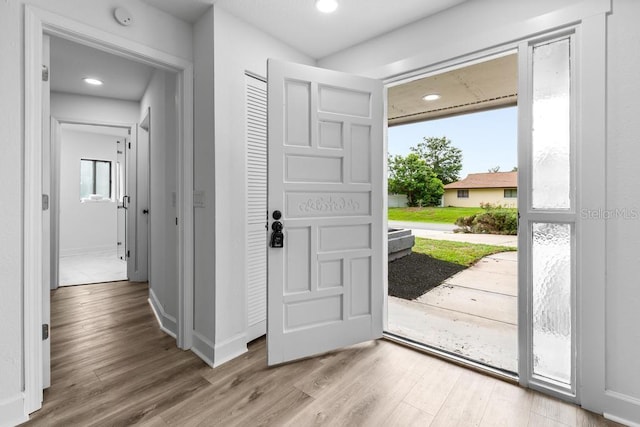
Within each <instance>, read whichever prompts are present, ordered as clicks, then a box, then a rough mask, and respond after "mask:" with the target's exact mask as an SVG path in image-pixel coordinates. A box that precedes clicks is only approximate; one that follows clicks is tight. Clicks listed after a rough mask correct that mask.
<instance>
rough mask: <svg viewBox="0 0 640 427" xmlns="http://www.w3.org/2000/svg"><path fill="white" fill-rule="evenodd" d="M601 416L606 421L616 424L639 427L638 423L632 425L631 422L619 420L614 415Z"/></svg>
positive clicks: (605, 414)
mask: <svg viewBox="0 0 640 427" xmlns="http://www.w3.org/2000/svg"><path fill="white" fill-rule="evenodd" d="M603 416H604V417H605V418H606V419H608V420H611V421H615V422H616V423H619V424H624V425H626V426H629V427H640V424H639V423H634V422H633V421H629V420H626V419H624V418H620V417H617V416H615V415H611V414H608V413H606V412H605V413H604V414H603Z"/></svg>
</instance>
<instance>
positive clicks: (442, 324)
mask: <svg viewBox="0 0 640 427" xmlns="http://www.w3.org/2000/svg"><path fill="white" fill-rule="evenodd" d="M413 232H414V235H416V236H417V237H426V238H431V239H440V240H455V241H467V242H470V243H487V244H494V245H502V246H517V236H494V235H473V234H455V233H453V232H451V231H442V230H424V229H413ZM517 284H518V262H517V252H501V253H498V254H494V255H490V256H487V257H485V258H483V259H481V260H480V261H478V262H477V263H476V264H475V265H474V266H472V267H470V268H468V269H466V270H463V271H461V272H460V273H458V274H456V275H454V276H452V277H450V278H449V279H447V280H446V281H445V282H443V284H441V285H440V286H437V287H435V288H434V289H432V290H431V291H429V292H427V293H426V294H424V295H422V296H421V297H419V298H417V299H415V300H412V301H408V300H404V299H400V298H396V297H391V296H390V297H389V299H388V301H389V303H388V310H389V311H388V327H387V329H388V330H389V331H390V332H393V333H395V334H398V335H401V336H404V337H408V338H411V339H413V340H415V341H418V342H422V343H425V344H429V345H432V346H435V347H438V348H442V349H445V350H447V351H450V352H453V353H456V354H460V355H462V356H465V357H468V358H471V359H474V360H477V361H480V362H483V363H486V364H488V365H491V366H494V367H497V368H501V369H505V370H508V371H512V372H516V371H517V363H518V361H517V360H518V359H517V358H518V335H517Z"/></svg>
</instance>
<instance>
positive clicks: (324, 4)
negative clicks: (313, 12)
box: [316, 0, 338, 13]
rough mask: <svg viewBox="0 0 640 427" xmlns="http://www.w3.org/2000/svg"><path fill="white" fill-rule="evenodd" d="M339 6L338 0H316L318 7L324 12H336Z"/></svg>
mask: <svg viewBox="0 0 640 427" xmlns="http://www.w3.org/2000/svg"><path fill="white" fill-rule="evenodd" d="M337 8H338V0H316V9H318V10H319V11H320V12H322V13H331V12H335V11H336V9H337Z"/></svg>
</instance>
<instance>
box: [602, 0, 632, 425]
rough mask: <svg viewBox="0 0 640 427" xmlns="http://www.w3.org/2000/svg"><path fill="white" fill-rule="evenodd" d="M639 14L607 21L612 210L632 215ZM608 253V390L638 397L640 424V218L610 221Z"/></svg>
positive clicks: (621, 8) (626, 4) (627, 10)
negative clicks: (639, 280)
mask: <svg viewBox="0 0 640 427" xmlns="http://www.w3.org/2000/svg"><path fill="white" fill-rule="evenodd" d="M638 18H640V2H637V1H632V0H615V1H614V2H613V14H612V15H611V16H609V18H608V23H607V24H608V51H609V52H608V67H607V86H608V90H607V128H608V130H607V182H606V189H607V209H614V210H615V209H621V210H624V209H626V211H627V212H628V213H630V212H631V211H632V210H635V212H636V213H638V212H640V197H639V193H638V188H637V185H636V184H637V183H638V182H640V167H638V162H639V161H638V159H640V144H639V142H640V141H639V140H638V138H639V137H638V135H640V120H638V117H640V104H639V103H638V99H640V84H639V83H638V69H640V56H639V55H637V52H638V46H640V26H639V25H638ZM634 52H636V53H634ZM606 253H607V254H608V256H607V258H606V260H607V293H606V340H607V346H606V360H607V371H606V377H605V378H606V388H607V390H608V392H613V393H620V394H621V395H622V396H626V398H627V399H635V402H636V405H637V406H636V407H637V408H638V412H637V413H636V417H635V418H634V419H633V421H635V422H637V423H639V424H640V328H638V325H639V324H640V318H639V317H638V313H639V312H640V286H639V285H638V279H637V278H638V277H640V218H638V217H637V216H636V217H633V216H631V215H628V216H627V217H626V218H625V217H624V216H623V215H620V216H618V217H617V218H611V219H610V220H608V221H607V245H606Z"/></svg>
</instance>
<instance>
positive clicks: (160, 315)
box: [148, 289, 178, 339]
mask: <svg viewBox="0 0 640 427" xmlns="http://www.w3.org/2000/svg"><path fill="white" fill-rule="evenodd" d="M148 301H149V305H150V306H151V310H152V311H153V314H154V315H155V316H156V320H157V321H158V325H159V326H160V329H162V330H163V331H164V333H166V334H167V335H169V336H171V337H173V338H174V339H176V336H177V334H176V332H177V330H178V322H177V320H176V319H175V317H173V316H169V315H168V314H167V313H165V311H164V309H163V308H162V304H160V301H158V298H157V297H156V294H155V293H153V289H149V299H148Z"/></svg>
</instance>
